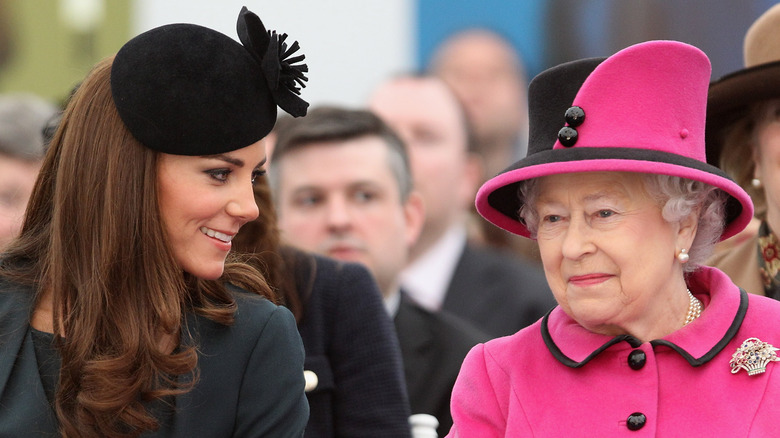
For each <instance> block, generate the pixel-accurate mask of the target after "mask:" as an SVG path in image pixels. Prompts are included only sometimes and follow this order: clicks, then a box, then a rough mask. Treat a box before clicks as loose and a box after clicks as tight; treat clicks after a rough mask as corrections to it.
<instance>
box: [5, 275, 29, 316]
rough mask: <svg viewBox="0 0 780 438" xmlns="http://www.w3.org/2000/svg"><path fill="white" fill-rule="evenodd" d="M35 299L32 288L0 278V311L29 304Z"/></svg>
mask: <svg viewBox="0 0 780 438" xmlns="http://www.w3.org/2000/svg"><path fill="white" fill-rule="evenodd" d="M34 298H35V294H34V292H33V288H32V287H31V286H26V285H23V284H19V283H16V282H14V281H12V280H10V279H8V278H5V277H3V276H0V309H4V308H6V307H9V306H18V305H27V304H31V303H32V300H33V299H34Z"/></svg>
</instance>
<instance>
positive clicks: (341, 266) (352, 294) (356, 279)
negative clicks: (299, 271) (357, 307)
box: [310, 255, 381, 301]
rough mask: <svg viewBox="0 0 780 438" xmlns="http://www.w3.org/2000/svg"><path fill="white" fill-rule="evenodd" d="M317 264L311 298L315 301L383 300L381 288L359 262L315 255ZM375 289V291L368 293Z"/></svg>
mask: <svg viewBox="0 0 780 438" xmlns="http://www.w3.org/2000/svg"><path fill="white" fill-rule="evenodd" d="M314 263H315V264H316V269H315V271H314V272H315V274H314V279H313V281H312V289H313V290H312V291H311V295H312V296H311V297H310V299H311V300H313V301H322V300H337V301H342V300H345V301H353V300H358V301H365V300H367V299H372V300H373V299H374V298H376V299H378V300H379V301H381V294H380V293H379V288H378V286H377V285H376V282H375V281H374V277H373V276H372V275H371V273H370V272H369V271H368V269H367V268H366V267H365V266H363V265H361V264H358V263H353V262H344V261H340V260H335V259H332V258H329V257H324V256H320V255H314ZM371 290H374V292H373V293H367V292H369V291H371Z"/></svg>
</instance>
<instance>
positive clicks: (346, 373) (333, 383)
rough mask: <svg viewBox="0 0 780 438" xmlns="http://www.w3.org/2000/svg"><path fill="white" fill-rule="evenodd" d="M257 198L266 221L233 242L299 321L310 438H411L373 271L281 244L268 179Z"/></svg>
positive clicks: (396, 353)
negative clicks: (304, 356) (304, 354)
mask: <svg viewBox="0 0 780 438" xmlns="http://www.w3.org/2000/svg"><path fill="white" fill-rule="evenodd" d="M282 120H284V119H282ZM255 199H256V202H257V205H258V207H259V208H260V216H259V217H258V218H257V219H256V220H254V221H252V222H250V223H248V224H247V225H246V226H244V227H243V228H242V229H241V231H240V232H239V233H238V235H237V236H236V237H235V238H234V239H233V245H234V250H235V251H236V252H239V253H246V254H247V257H248V258H249V260H248V261H249V262H250V263H252V264H254V265H255V266H257V267H258V268H259V269H260V271H261V272H262V273H263V274H264V276H265V278H266V279H267V280H268V283H269V284H270V285H271V286H272V287H273V288H274V289H275V290H276V292H278V293H279V295H281V299H282V302H283V303H284V304H285V305H286V306H287V307H288V308H290V310H291V311H292V312H293V314H294V315H295V317H296V320H297V321H298V330H299V332H300V334H301V337H302V339H303V346H304V349H305V350H306V359H305V362H304V368H305V370H306V371H304V373H305V375H306V377H307V380H306V397H307V399H308V401H309V408H310V416H309V423H308V425H307V426H306V433H305V437H306V438H320V437H322V438H326V437H343V438H348V437H355V438H357V437H369V436H370V437H388V438H400V437H408V436H409V433H410V428H409V422H408V420H407V419H408V417H409V412H410V410H409V402H408V400H407V397H406V386H405V383H404V375H403V368H402V363H401V351H400V348H399V346H398V340H397V338H396V335H395V329H394V328H393V323H392V321H391V320H390V318H389V317H388V316H387V311H386V310H385V308H384V305H383V303H382V298H381V294H380V292H379V289H378V288H377V285H376V283H375V282H374V280H373V278H372V277H371V274H369V272H368V271H367V270H366V269H365V268H364V267H362V266H361V265H357V264H352V263H340V262H336V261H334V260H332V259H329V258H325V257H320V256H316V255H312V254H308V253H305V252H302V251H299V250H296V249H294V248H292V247H288V246H281V244H280V237H279V230H278V228H277V227H276V212H275V211H274V208H273V202H272V198H271V189H270V186H269V184H268V180H267V178H266V177H265V176H263V177H260V178H258V180H257V183H256V185H255Z"/></svg>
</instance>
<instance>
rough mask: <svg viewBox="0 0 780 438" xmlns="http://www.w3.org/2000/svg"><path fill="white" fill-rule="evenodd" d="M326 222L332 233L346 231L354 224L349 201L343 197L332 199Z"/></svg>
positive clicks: (328, 207) (329, 203)
mask: <svg viewBox="0 0 780 438" xmlns="http://www.w3.org/2000/svg"><path fill="white" fill-rule="evenodd" d="M325 214H326V219H325V220H326V221H327V224H328V229H329V230H331V231H337V232H338V231H344V230H346V229H348V228H349V227H350V226H351V224H352V217H351V215H350V213H349V208H348V205H347V201H346V200H345V199H343V198H341V197H335V196H334V197H332V198H331V199H330V200H329V202H328V205H327V210H326V213H325Z"/></svg>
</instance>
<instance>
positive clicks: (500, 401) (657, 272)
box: [449, 41, 780, 437]
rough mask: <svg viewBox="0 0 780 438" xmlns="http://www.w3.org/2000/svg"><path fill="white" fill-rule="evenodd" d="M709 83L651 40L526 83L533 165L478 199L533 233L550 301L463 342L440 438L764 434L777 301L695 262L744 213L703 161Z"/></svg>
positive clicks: (777, 341) (700, 56) (771, 419)
mask: <svg viewBox="0 0 780 438" xmlns="http://www.w3.org/2000/svg"><path fill="white" fill-rule="evenodd" d="M709 76H710V64H709V61H708V59H707V57H706V56H705V55H704V53H702V52H701V51H700V50H698V49H696V48H694V47H692V46H689V45H686V44H683V43H678V42H673V41H652V42H646V43H641V44H638V45H635V46H632V47H629V48H627V49H624V50H622V51H620V52H618V53H617V54H615V55H613V56H612V57H610V58H607V59H606V60H601V59H586V60H581V61H574V62H571V63H567V64H563V65H560V66H558V67H554V68H552V69H550V70H548V71H545V72H543V73H541V74H540V75H539V76H537V77H536V78H535V79H534V80H533V81H532V83H531V85H530V87H529V97H530V101H529V102H530V104H531V105H530V114H531V119H530V120H531V132H530V137H529V141H530V143H529V151H530V152H529V155H528V156H527V157H526V158H524V159H522V160H520V161H518V162H517V163H515V164H514V165H513V166H511V167H510V168H509V169H507V170H506V171H505V172H503V173H502V174H499V175H498V176H496V177H495V178H493V179H491V180H489V181H488V182H486V183H485V184H484V185H483V186H482V188H481V189H480V191H479V192H478V194H477V201H476V204H477V208H478V211H479V212H480V213H481V214H482V215H483V216H484V217H485V218H486V219H488V220H489V221H491V222H492V223H494V224H496V225H498V226H500V227H501V228H504V229H506V230H508V231H511V232H514V233H516V234H520V235H522V236H526V237H531V238H534V239H536V240H537V244H538V245H539V250H540V254H541V258H542V262H543V265H544V269H545V274H546V276H547V280H548V283H549V284H550V288H551V290H552V292H553V295H554V296H555V298H556V300H557V301H558V304H559V305H558V306H557V307H555V308H554V309H553V310H552V311H550V312H549V313H548V314H547V315H546V316H545V317H544V318H543V319H542V320H540V321H538V322H536V323H535V324H534V325H532V326H530V327H528V328H526V329H523V330H521V331H520V332H518V333H516V334H515V335H513V336H510V337H505V338H499V339H496V340H492V341H490V342H488V343H486V344H482V345H478V346H476V347H474V349H473V350H472V351H471V352H470V353H469V356H468V357H467V358H466V360H465V361H464V364H463V366H462V368H461V373H460V375H459V377H458V381H457V382H456V384H455V389H454V391H453V396H452V414H453V418H454V423H455V425H454V426H453V429H452V430H451V432H450V435H449V436H452V437H454V436H460V437H477V436H478V437H496V436H507V437H520V436H537V437H541V436H545V437H546V436H550V437H559V436H567V437H568V436H584V437H594V436H599V437H601V436H610V437H611V436H622V435H623V434H628V433H630V431H637V430H641V431H642V433H643V434H646V435H647V436H703V435H704V434H705V433H713V432H714V433H715V435H717V436H726V435H727V434H728V436H770V434H772V433H774V430H775V429H776V420H775V419H776V418H777V415H778V414H780V405H778V404H777V403H775V401H774V397H773V396H771V395H772V394H776V393H780V374H778V376H779V377H778V378H775V377H774V373H773V371H780V368H778V369H776V368H775V367H777V366H780V365H778V364H776V363H774V362H775V361H777V360H778V358H777V356H776V354H775V350H777V348H774V347H772V345H780V332H778V331H777V330H776V329H775V328H774V327H773V324H771V323H768V322H769V321H775V320H776V319H777V318H778V317H780V303H778V302H776V301H773V300H768V299H766V298H764V297H759V296H755V295H750V296H748V294H746V293H744V292H740V290H739V289H738V288H737V286H735V285H734V284H733V283H732V282H731V281H730V280H729V279H728V277H727V276H726V275H725V274H723V273H722V272H720V271H718V270H717V269H714V268H709V267H704V266H698V264H699V263H702V261H703V260H704V259H705V257H706V256H707V250H708V248H710V247H711V246H712V244H713V243H714V242H715V241H717V240H718V239H723V238H727V237H729V236H732V235H734V234H735V233H737V232H739V231H740V230H741V229H742V228H744V227H745V225H746V224H747V223H748V222H749V221H750V218H751V216H752V213H753V208H752V204H751V202H750V198H749V197H748V196H747V194H746V193H745V192H744V191H743V190H742V189H741V188H740V187H739V186H738V185H737V184H735V183H734V182H733V181H731V180H730V179H728V178H727V177H726V176H725V174H724V173H723V172H722V171H720V170H719V169H717V168H716V167H714V166H710V165H708V164H706V163H705V162H704V122H705V107H706V98H707V85H708V81H709ZM753 350H755V351H757V354H759V355H761V356H764V358H763V359H762V360H761V361H757V362H760V363H755V364H754V363H748V362H749V361H748V360H746V357H749V356H750V354H751V351H753ZM748 371H749V372H748ZM767 395H769V396H767Z"/></svg>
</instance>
